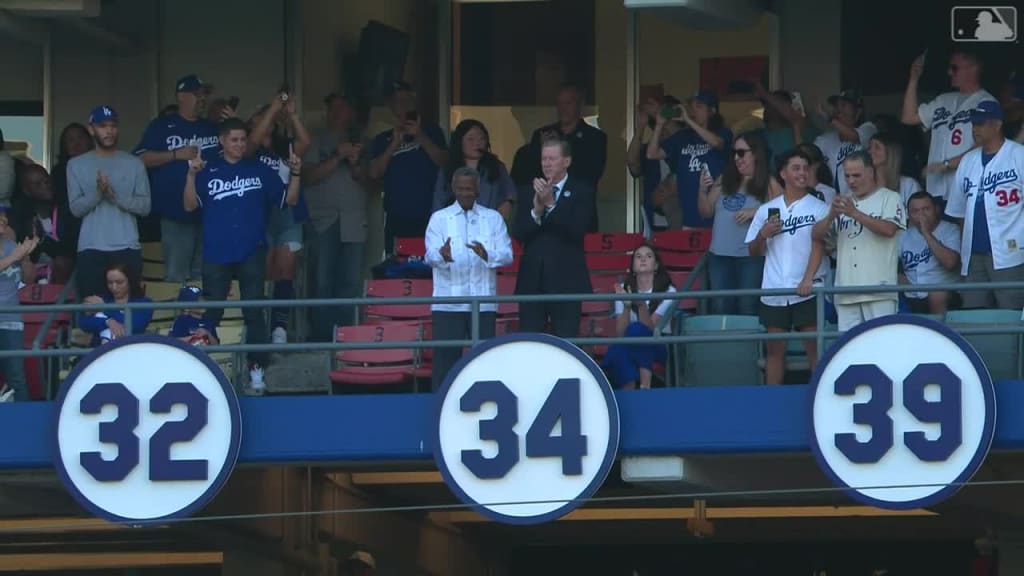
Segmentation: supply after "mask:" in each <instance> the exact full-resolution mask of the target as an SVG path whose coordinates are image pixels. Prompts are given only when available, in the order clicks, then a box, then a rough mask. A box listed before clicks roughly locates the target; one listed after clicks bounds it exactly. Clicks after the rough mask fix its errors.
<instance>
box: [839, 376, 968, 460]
mask: <svg viewBox="0 0 1024 576" xmlns="http://www.w3.org/2000/svg"><path fill="white" fill-rule="evenodd" d="M892 384H893V383H892V379H890V378H889V377H888V376H886V375H885V373H884V372H882V370H881V368H879V367H878V366H876V365H874V364H853V365H851V366H849V367H847V368H846V370H844V371H843V373H842V374H841V375H840V376H839V378H837V379H836V384H835V393H836V395H839V396H852V395H853V394H854V393H856V391H857V388H859V387H861V386H867V387H868V389H870V391H871V397H870V398H869V399H868V400H867V401H866V402H860V403H857V404H854V406H853V422H854V424H861V425H865V426H869V427H870V428H871V438H870V439H868V440H866V441H860V440H858V439H857V436H856V434H853V433H851V432H843V433H840V434H836V435H835V443H836V448H838V449H839V451H840V452H842V453H843V455H844V456H846V458H847V459H848V460H850V462H854V463H857V464H871V463H874V462H878V461H879V460H881V459H882V457H884V456H885V455H886V454H887V453H888V452H889V450H890V449H891V448H892V447H893V444H894V443H895V430H894V425H893V421H892V417H891V416H889V410H890V409H891V408H892V405H893V386H892ZM929 385H935V386H938V387H939V399H938V400H934V401H932V400H927V399H926V398H925V394H924V393H925V388H927V387H928V386H929ZM961 395H962V391H961V381H960V378H959V377H957V375H956V374H954V373H953V371H952V370H950V369H949V367H948V366H946V365H945V364H938V363H930V364H920V365H918V366H917V367H916V368H914V369H913V370H912V371H911V372H910V374H909V375H907V378H906V379H905V380H904V381H903V407H904V408H906V409H907V411H908V412H910V414H911V415H912V416H913V417H914V418H916V419H917V420H918V421H919V422H922V423H925V424H938V426H939V435H938V437H937V438H935V439H934V440H929V439H928V438H927V437H926V436H925V433H924V432H922V431H916V430H915V431H908V432H904V433H903V444H904V445H905V446H906V447H907V448H908V449H909V450H910V452H911V453H912V454H914V456H915V457H917V459H919V460H921V461H923V462H943V461H945V460H947V459H948V458H949V457H950V456H952V455H953V452H955V451H956V449H957V448H959V447H960V445H961V444H963V415H962V410H961V406H962V398H961Z"/></svg>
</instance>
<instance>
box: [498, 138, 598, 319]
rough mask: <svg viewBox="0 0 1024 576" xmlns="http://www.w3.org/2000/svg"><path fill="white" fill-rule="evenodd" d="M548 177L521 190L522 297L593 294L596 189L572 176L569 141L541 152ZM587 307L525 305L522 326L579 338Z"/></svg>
mask: <svg viewBox="0 0 1024 576" xmlns="http://www.w3.org/2000/svg"><path fill="white" fill-rule="evenodd" d="M540 150H541V169H542V171H543V174H544V177H543V178H536V179H534V181H533V185H532V186H531V187H524V188H520V191H519V201H518V202H517V203H516V206H517V212H516V219H515V222H514V224H515V225H514V233H515V237H516V239H517V240H519V241H520V242H521V243H522V244H523V256H522V260H521V261H520V263H519V277H518V280H517V281H516V294H589V293H590V292H592V288H591V286H590V274H589V272H588V271H587V262H586V258H585V256H584V251H583V237H584V235H585V234H586V233H587V228H588V224H589V223H590V218H591V215H592V213H593V209H594V189H593V188H591V187H590V185H589V184H587V183H586V182H585V181H583V180H581V179H578V178H576V177H573V176H569V175H568V170H569V165H570V164H572V151H571V147H570V145H569V142H567V141H566V140H561V139H549V140H545V141H544V142H543V143H542V144H541V147H540ZM581 308H582V303H581V302H531V303H525V302H524V303H522V304H520V305H519V327H520V328H521V329H522V330H523V331H524V332H544V331H545V327H546V324H547V322H548V320H549V319H550V321H551V328H552V331H553V332H554V334H555V335H556V336H559V337H561V338H574V337H576V336H577V335H578V334H579V326H580V315H581Z"/></svg>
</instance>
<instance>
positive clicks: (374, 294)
mask: <svg viewBox="0 0 1024 576" xmlns="http://www.w3.org/2000/svg"><path fill="white" fill-rule="evenodd" d="M433 292H434V283H433V281H432V280H428V279H425V278H421V279H411V278H402V279H374V280H370V281H369V282H367V283H366V296H367V297H369V298H401V297H405V296H408V297H410V298H426V297H430V296H431V295H433ZM366 316H367V317H368V320H369V321H378V322H379V321H381V320H385V321H386V320H415V319H421V318H429V317H430V305H429V304H370V305H368V306H367V307H366ZM374 319H376V320H374Z"/></svg>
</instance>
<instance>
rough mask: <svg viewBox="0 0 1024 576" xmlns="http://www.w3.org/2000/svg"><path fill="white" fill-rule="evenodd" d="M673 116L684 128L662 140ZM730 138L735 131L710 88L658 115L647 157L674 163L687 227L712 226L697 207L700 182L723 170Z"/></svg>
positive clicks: (709, 220) (677, 189) (678, 191)
mask: <svg viewBox="0 0 1024 576" xmlns="http://www.w3.org/2000/svg"><path fill="white" fill-rule="evenodd" d="M666 112H669V111H666ZM672 116H678V117H679V118H680V120H681V122H682V123H683V125H684V128H683V129H682V130H680V131H679V132H676V133H675V134H674V135H673V136H672V137H671V138H667V139H665V140H664V141H662V140H661V133H662V131H663V130H664V129H665V125H666V124H667V123H668V122H669V120H671V119H672V118H671V117H672ZM731 141H732V133H731V132H729V130H728V129H727V128H725V125H724V121H723V120H722V116H721V114H719V113H718V95H716V94H715V93H714V92H712V91H710V90H701V91H700V92H698V93H697V95H696V96H694V97H693V98H691V99H690V100H689V102H688V103H687V106H684V107H679V108H676V109H674V111H671V112H670V113H665V114H658V115H657V118H656V119H655V125H654V134H652V135H651V140H650V142H648V144H647V158H648V159H650V160H661V159H668V162H670V163H674V164H675V166H676V170H675V174H676V194H677V195H678V197H679V207H680V209H681V210H682V213H683V214H682V223H683V227H684V228H710V227H711V225H712V221H711V219H710V218H703V217H701V214H700V210H699V208H698V204H699V197H700V184H701V181H702V180H703V178H704V174H705V173H707V174H710V175H711V178H718V177H719V176H720V175H721V174H722V170H723V169H724V168H725V165H726V157H725V151H726V150H728V149H729V148H727V146H730V145H731Z"/></svg>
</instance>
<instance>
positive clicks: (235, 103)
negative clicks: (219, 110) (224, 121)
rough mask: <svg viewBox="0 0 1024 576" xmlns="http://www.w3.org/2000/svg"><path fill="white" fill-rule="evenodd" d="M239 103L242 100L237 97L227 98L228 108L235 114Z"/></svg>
mask: <svg viewBox="0 0 1024 576" xmlns="http://www.w3.org/2000/svg"><path fill="white" fill-rule="evenodd" d="M241 101H242V100H241V99H240V98H239V97H238V96H232V97H231V98H228V106H230V107H231V109H232V110H234V111H235V112H238V104H239V102H241Z"/></svg>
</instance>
